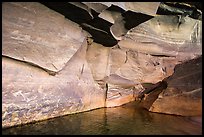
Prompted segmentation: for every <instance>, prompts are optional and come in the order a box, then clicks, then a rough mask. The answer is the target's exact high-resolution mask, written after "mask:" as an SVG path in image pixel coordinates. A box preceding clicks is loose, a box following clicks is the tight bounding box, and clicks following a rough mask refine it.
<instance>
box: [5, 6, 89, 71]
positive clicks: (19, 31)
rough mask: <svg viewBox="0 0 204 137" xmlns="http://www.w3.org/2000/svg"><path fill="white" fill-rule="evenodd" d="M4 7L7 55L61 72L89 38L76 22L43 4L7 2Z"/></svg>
mask: <svg viewBox="0 0 204 137" xmlns="http://www.w3.org/2000/svg"><path fill="white" fill-rule="evenodd" d="M2 8H3V10H2V15H3V17H2V28H3V30H2V39H3V41H2V45H3V46H2V55H4V56H7V57H11V58H14V59H17V60H21V61H25V62H30V63H32V64H35V65H37V66H40V67H42V68H44V69H45V70H48V71H51V72H58V71H60V70H61V69H62V68H63V67H64V66H65V64H66V62H67V61H68V60H69V59H70V58H71V57H72V56H73V55H74V54H75V52H76V51H77V50H78V49H79V48H80V46H81V44H82V42H83V40H84V38H85V35H84V34H83V33H81V32H82V29H81V28H80V27H79V26H78V25H77V24H76V23H74V22H71V21H69V20H66V19H65V18H64V16H62V15H61V14H59V13H57V12H54V11H52V10H50V9H49V8H47V7H45V6H43V5H42V4H39V3H23V2H19V3H7V2H6V3H3V6H2ZM62 49H63V50H62Z"/></svg>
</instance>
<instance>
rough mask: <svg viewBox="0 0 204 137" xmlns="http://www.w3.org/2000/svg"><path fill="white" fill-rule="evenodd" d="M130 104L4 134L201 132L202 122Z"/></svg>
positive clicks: (58, 119) (21, 128)
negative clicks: (154, 111) (150, 110)
mask: <svg viewBox="0 0 204 137" xmlns="http://www.w3.org/2000/svg"><path fill="white" fill-rule="evenodd" d="M136 106H137V105H136V104H135V103H130V104H128V105H124V106H121V107H115V108H101V109H96V110H92V111H88V112H84V113H78V114H72V115H68V116H64V117H59V118H54V119H50V120H46V121H42V122H38V123H35V124H27V125H24V126H19V127H14V128H9V129H4V130H2V133H3V135H4V134H15V135H17V134H24V135H33V134H46V135H49V134H50V135H51V134H54V135H172V134H173V135H189V134H193V135H201V134H202V126H201V125H202V124H201V123H199V124H198V123H195V122H192V121H190V120H189V119H187V118H186V117H180V116H172V115H164V114H158V113H151V112H148V111H146V110H143V109H141V108H138V107H136Z"/></svg>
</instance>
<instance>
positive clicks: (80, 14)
mask: <svg viewBox="0 0 204 137" xmlns="http://www.w3.org/2000/svg"><path fill="white" fill-rule="evenodd" d="M41 3H42V4H44V5H45V6H47V7H48V8H50V9H53V10H55V11H57V12H59V13H60V14H62V15H64V16H65V17H66V18H68V19H70V20H71V21H73V22H76V23H78V24H79V25H80V26H81V27H82V28H83V29H84V30H86V31H88V32H89V33H90V34H91V35H92V38H93V39H94V42H96V43H100V44H102V45H104V46H107V47H112V46H114V45H116V44H117V40H116V39H115V38H114V37H113V36H112V35H111V33H110V27H111V25H112V23H110V22H108V21H106V20H103V19H101V18H99V17H98V13H97V12H95V11H94V10H91V13H92V14H93V17H94V18H93V19H92V17H91V16H90V14H89V13H88V12H87V11H85V10H83V9H81V8H79V7H77V6H74V5H72V4H70V3H68V2H41ZM84 23H85V24H88V26H91V27H87V25H84Z"/></svg>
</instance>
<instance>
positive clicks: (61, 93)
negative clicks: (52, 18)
mask: <svg viewBox="0 0 204 137" xmlns="http://www.w3.org/2000/svg"><path fill="white" fill-rule="evenodd" d="M85 42H86V41H85ZM86 48H87V47H86V43H85V44H83V45H82V46H81V48H80V49H79V50H78V51H77V53H76V54H75V55H74V56H73V57H72V58H71V59H70V60H69V62H67V63H66V66H65V67H64V68H63V70H62V71H60V72H59V73H58V74H57V75H55V76H51V75H49V74H48V73H47V72H45V71H44V70H42V69H40V68H38V67H33V66H31V65H29V64H27V63H24V62H20V61H15V60H13V59H10V58H5V57H3V61H2V74H3V76H2V85H3V87H2V91H3V92H2V126H3V127H9V126H13V125H18V124H25V123H28V122H33V121H38V120H45V119H48V118H52V117H56V116H61V115H65V114H71V113H77V112H81V111H86V110H91V109H95V108H100V107H104V104H105V93H104V91H103V90H101V89H100V88H99V86H98V85H97V84H95V82H94V80H93V77H92V73H91V70H90V69H89V66H88V64H87V62H86V60H85V55H86Z"/></svg>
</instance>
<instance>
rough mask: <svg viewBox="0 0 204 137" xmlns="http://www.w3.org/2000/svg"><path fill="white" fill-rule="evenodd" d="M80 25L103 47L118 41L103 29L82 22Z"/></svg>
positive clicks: (110, 45)
mask: <svg viewBox="0 0 204 137" xmlns="http://www.w3.org/2000/svg"><path fill="white" fill-rule="evenodd" d="M81 27H82V28H83V29H84V30H86V31H88V32H89V33H90V34H91V35H92V38H93V40H94V42H96V43H100V44H102V45H103V46H105V47H113V46H114V45H116V44H117V43H118V41H117V40H116V39H115V38H113V36H112V35H111V34H109V33H107V32H105V31H103V30H97V28H95V29H94V28H91V27H88V26H86V24H82V25H81Z"/></svg>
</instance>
